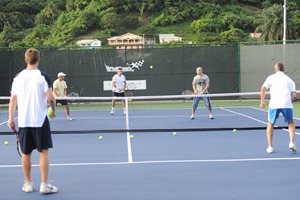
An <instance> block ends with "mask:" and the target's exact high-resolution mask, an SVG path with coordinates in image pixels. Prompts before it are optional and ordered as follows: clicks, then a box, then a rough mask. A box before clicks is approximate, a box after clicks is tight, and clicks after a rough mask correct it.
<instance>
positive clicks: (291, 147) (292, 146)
mask: <svg viewBox="0 0 300 200" xmlns="http://www.w3.org/2000/svg"><path fill="white" fill-rule="evenodd" d="M289 148H290V150H291V151H292V152H296V151H297V147H296V145H295V144H294V143H293V142H290V144H289Z"/></svg>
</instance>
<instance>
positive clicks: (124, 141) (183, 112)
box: [0, 97, 300, 200]
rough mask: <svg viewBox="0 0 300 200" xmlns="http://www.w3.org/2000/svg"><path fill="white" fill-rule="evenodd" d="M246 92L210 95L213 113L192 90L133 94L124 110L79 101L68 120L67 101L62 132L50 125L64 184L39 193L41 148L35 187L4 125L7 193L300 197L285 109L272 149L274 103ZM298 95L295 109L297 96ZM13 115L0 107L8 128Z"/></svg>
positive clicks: (54, 167)
mask: <svg viewBox="0 0 300 200" xmlns="http://www.w3.org/2000/svg"><path fill="white" fill-rule="evenodd" d="M246 100H247V101H242V100H241V98H239V99H238V101H237V100H236V99H234V100H228V101H226V105H225V104H224V101H220V100H219V99H213V101H212V102H213V107H214V108H213V112H214V117H215V119H214V120H210V119H209V118H208V113H207V110H205V108H203V107H202V108H199V109H198V110H197V112H196V118H195V119H194V120H190V118H189V117H190V114H191V110H190V107H191V100H190V99H188V98H184V100H183V99H174V98H172V103H170V100H168V101H166V102H167V103H166V104H165V105H164V102H165V101H163V100H162V99H155V101H154V100H153V99H151V103H150V102H148V101H146V100H145V99H144V100H143V101H141V100H139V99H138V97H136V99H134V97H133V99H132V101H128V99H127V101H128V102H127V103H128V113H127V115H124V114H123V113H122V108H119V109H117V111H116V114H115V115H110V105H109V103H107V102H102V103H99V102H98V101H97V102H95V101H94V102H90V103H83V102H81V103H75V102H72V104H71V113H72V117H74V121H66V120H65V113H64V111H63V110H62V109H61V110H59V111H58V114H57V118H56V119H55V120H51V122H50V123H51V127H52V129H53V131H54V133H60V134H53V142H54V148H53V149H51V151H50V158H51V168H50V176H49V178H50V180H53V182H52V183H53V184H54V185H56V186H58V187H59V189H60V192H59V193H57V194H51V195H46V196H42V195H40V194H39V192H38V191H37V189H38V188H39V184H40V174H39V170H38V154H37V152H34V154H33V161H32V162H33V164H34V167H33V170H32V180H33V182H34V184H35V185H34V188H35V189H36V191H35V192H33V193H30V194H24V193H23V192H22V190H21V186H22V184H23V183H22V182H23V174H22V167H21V162H20V158H19V155H18V154H17V152H16V146H15V137H14V135H13V134H1V135H0V142H1V145H0V151H1V154H0V168H1V170H0V176H1V180H2V183H3V186H4V187H1V188H0V194H1V198H3V199H11V200H14V199H25V200H26V199H45V198H46V199H62V200H64V199H66V200H67V199H92V198H97V199H298V196H299V194H300V191H299V187H300V183H299V181H298V179H299V178H298V175H297V174H298V173H297V171H296V170H297V169H298V166H299V164H300V156H299V154H298V153H292V152H290V151H289V148H288V143H289V137H288V132H287V131H286V130H285V129H283V128H284V123H283V120H282V117H280V119H279V121H278V123H277V126H278V128H277V129H276V130H275V133H274V151H275V152H274V153H273V154H267V153H266V151H265V150H266V145H267V144H266V135H265V127H266V121H267V112H266V110H261V109H259V108H258V107H257V106H258V105H259V104H258V105H257V99H251V100H249V99H248V98H247V99H246ZM103 101H104V100H103ZM238 102H240V103H238ZM245 102H247V103H245ZM202 104H203V103H202ZM246 104H247V105H246ZM100 105H101V106H100ZM294 105H295V113H296V112H298V111H296V110H297V109H298V107H297V106H298V102H295V104H294ZM96 107H97V109H95V108H96ZM100 107H101V108H100ZM5 115H6V116H5ZM295 117H296V118H295V123H296V125H299V120H298V118H297V116H295ZM6 120H7V113H6V112H4V111H1V121H0V124H1V126H0V127H1V132H3V133H9V130H6V129H7V128H6ZM281 126H282V127H281ZM233 127H234V128H236V129H237V132H233V131H232V128H233ZM174 131H176V132H177V135H176V136H174V135H173V132H174ZM299 132H300V129H297V135H296V144H298V142H297V141H298V138H299ZM73 133H77V134H73ZM129 135H133V136H134V137H133V138H130V137H129ZM99 136H102V137H103V139H102V140H99ZM4 141H8V142H9V145H3V142H4Z"/></svg>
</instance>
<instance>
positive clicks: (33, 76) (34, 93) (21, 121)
mask: <svg viewBox="0 0 300 200" xmlns="http://www.w3.org/2000/svg"><path fill="white" fill-rule="evenodd" d="M50 87H51V83H50V78H49V76H48V75H47V74H45V73H43V72H41V71H40V70H38V69H36V70H26V69H25V70H23V71H22V72H20V73H19V74H18V75H17V76H16V77H15V78H14V81H13V84H12V88H11V94H12V95H14V96H17V106H18V125H19V127H22V128H24V127H42V126H43V123H44V121H45V118H46V116H47V96H46V93H47V91H48V89H49V88H50Z"/></svg>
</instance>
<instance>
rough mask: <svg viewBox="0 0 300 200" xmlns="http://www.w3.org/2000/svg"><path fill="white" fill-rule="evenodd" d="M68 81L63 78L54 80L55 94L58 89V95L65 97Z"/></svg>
mask: <svg viewBox="0 0 300 200" xmlns="http://www.w3.org/2000/svg"><path fill="white" fill-rule="evenodd" d="M67 88H68V87H67V83H66V81H64V80H62V81H59V80H58V79H57V80H55V81H54V83H53V94H54V96H56V95H55V93H54V90H56V92H57V93H58V97H64V95H65V89H67Z"/></svg>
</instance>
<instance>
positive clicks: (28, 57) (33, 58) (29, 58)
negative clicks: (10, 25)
mask: <svg viewBox="0 0 300 200" xmlns="http://www.w3.org/2000/svg"><path fill="white" fill-rule="evenodd" d="M39 61H40V52H39V50H37V49H35V48H30V49H27V51H26V52H25V62H26V63H27V64H28V65H34V64H36V63H39Z"/></svg>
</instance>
